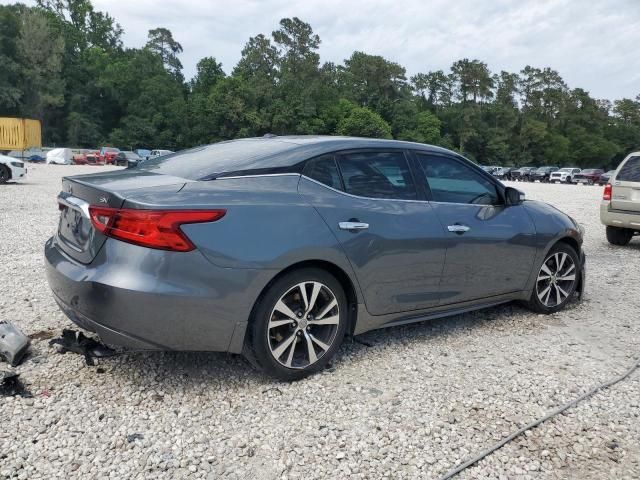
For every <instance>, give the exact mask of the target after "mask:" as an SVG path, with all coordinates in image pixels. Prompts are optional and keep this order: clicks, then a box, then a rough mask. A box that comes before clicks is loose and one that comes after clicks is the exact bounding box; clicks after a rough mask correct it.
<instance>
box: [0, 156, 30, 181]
mask: <svg viewBox="0 0 640 480" xmlns="http://www.w3.org/2000/svg"><path fill="white" fill-rule="evenodd" d="M26 174H27V169H26V167H25V166H24V162H22V161H20V160H18V159H17V158H14V157H9V156H8V155H0V185H1V184H3V183H7V182H8V181H9V180H14V181H16V180H21V179H23V178H24V177H25V175H26Z"/></svg>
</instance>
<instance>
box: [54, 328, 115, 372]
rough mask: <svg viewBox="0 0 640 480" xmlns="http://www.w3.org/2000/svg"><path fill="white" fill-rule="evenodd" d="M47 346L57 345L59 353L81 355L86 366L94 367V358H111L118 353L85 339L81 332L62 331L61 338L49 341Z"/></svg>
mask: <svg viewBox="0 0 640 480" xmlns="http://www.w3.org/2000/svg"><path fill="white" fill-rule="evenodd" d="M49 345H58V346H59V347H60V353H66V352H73V353H77V354H79V355H83V356H84V359H85V362H86V363H87V365H92V366H93V365H94V364H95V362H94V361H93V359H94V358H105V357H113V356H116V355H118V352H116V351H115V350H113V349H112V348H109V347H107V346H106V345H104V344H102V343H100V342H98V341H96V340H95V339H93V338H91V337H87V336H86V335H85V334H84V333H82V332H77V331H75V330H69V329H64V330H63V331H62V336H60V337H59V338H54V339H51V340H49Z"/></svg>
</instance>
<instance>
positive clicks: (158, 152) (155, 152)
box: [149, 150, 174, 159]
mask: <svg viewBox="0 0 640 480" xmlns="http://www.w3.org/2000/svg"><path fill="white" fill-rule="evenodd" d="M170 153H174V152H172V151H171V150H151V153H150V154H149V158H150V159H151V158H157V157H163V156H165V155H169V154H170Z"/></svg>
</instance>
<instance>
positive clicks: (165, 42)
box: [145, 27, 183, 81]
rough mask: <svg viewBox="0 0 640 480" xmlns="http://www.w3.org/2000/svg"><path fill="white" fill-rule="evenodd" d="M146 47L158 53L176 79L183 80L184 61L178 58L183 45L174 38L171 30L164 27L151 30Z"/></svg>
mask: <svg viewBox="0 0 640 480" xmlns="http://www.w3.org/2000/svg"><path fill="white" fill-rule="evenodd" d="M145 48H147V49H148V50H149V51H151V52H153V53H155V54H156V55H158V56H159V57H160V58H161V59H162V64H163V65H164V66H165V68H166V69H167V71H168V72H169V73H171V74H172V75H174V76H175V77H176V79H179V80H180V81H182V80H183V77H182V63H181V62H180V59H179V58H178V54H180V53H182V45H180V44H179V43H178V42H177V41H175V40H174V39H173V34H172V33H171V30H169V29H167V28H163V27H159V28H154V29H152V30H149V39H148V40H147V44H146V45H145Z"/></svg>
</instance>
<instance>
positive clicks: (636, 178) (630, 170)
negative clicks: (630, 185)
mask: <svg viewBox="0 0 640 480" xmlns="http://www.w3.org/2000/svg"><path fill="white" fill-rule="evenodd" d="M616 180H621V181H623V182H640V157H631V158H629V160H627V161H626V162H625V164H624V165H623V166H622V168H621V169H620V172H618V175H617V176H616Z"/></svg>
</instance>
